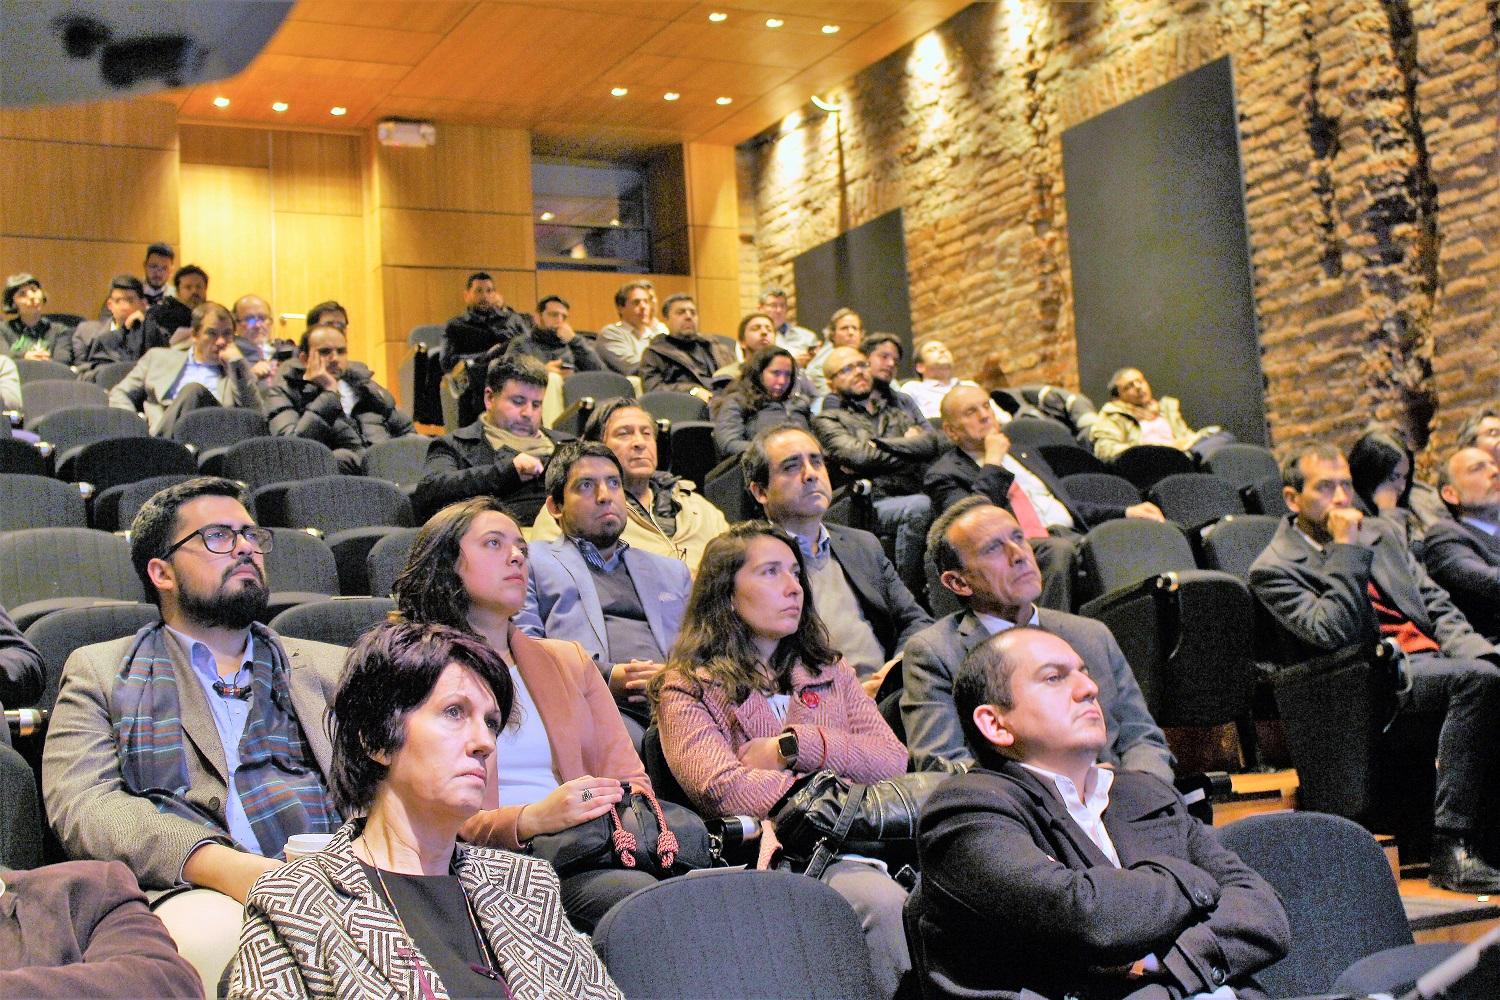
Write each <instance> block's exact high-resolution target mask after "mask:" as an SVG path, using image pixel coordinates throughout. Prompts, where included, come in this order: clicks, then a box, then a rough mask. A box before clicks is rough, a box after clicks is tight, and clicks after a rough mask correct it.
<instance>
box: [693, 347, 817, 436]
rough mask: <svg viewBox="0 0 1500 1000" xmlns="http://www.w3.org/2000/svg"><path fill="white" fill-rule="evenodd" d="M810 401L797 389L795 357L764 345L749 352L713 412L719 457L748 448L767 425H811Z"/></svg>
mask: <svg viewBox="0 0 1500 1000" xmlns="http://www.w3.org/2000/svg"><path fill="white" fill-rule="evenodd" d="M811 409H812V400H811V399H809V398H808V397H807V396H806V395H804V394H803V393H802V392H800V391H799V390H798V388H797V360H796V359H795V358H793V357H792V352H791V351H788V350H787V349H786V348H784V347H767V348H765V349H763V350H760V351H757V352H756V353H755V354H752V355H751V356H750V357H749V359H747V360H746V361H745V365H744V367H743V368H742V369H741V370H740V377H739V378H737V379H735V380H734V381H733V382H731V383H730V384H729V388H728V389H726V390H725V392H724V394H723V395H722V396H721V397H720V398H719V409H718V412H717V413H716V414H715V415H714V443H715V444H717V445H718V446H719V455H720V457H721V458H731V457H733V456H736V455H738V454H740V452H742V451H744V450H745V449H746V448H748V447H750V442H751V441H753V440H755V435H757V434H759V433H760V432H761V431H763V430H765V429H766V428H767V427H777V426H780V425H781V424H796V425H797V426H798V427H801V428H802V429H803V430H808V429H809V428H810V427H811V424H810V422H809V421H810V417H811Z"/></svg>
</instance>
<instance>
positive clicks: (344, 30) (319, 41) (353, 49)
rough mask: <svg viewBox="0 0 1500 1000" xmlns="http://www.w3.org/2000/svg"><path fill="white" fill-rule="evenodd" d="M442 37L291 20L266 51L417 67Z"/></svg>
mask: <svg viewBox="0 0 1500 1000" xmlns="http://www.w3.org/2000/svg"><path fill="white" fill-rule="evenodd" d="M442 39H443V36H442V35H440V34H438V33H437V32H433V31H402V30H397V29H394V28H368V27H365V26H363V25H340V26H339V27H338V28H337V29H334V28H332V27H331V26H330V25H327V24H320V23H318V22H316V21H292V20H288V21H285V22H283V23H282V26H281V29H280V30H279V31H277V32H276V37H275V38H272V39H271V43H270V44H269V45H267V46H266V48H265V51H266V52H269V53H274V54H276V55H285V56H311V57H321V58H326V59H341V60H349V61H351V62H375V63H392V64H394V65H397V66H415V65H416V64H417V63H419V62H421V61H422V58H423V57H424V56H425V55H427V53H429V52H431V51H432V48H433V46H435V45H436V44H437V43H438V42H440V41H442Z"/></svg>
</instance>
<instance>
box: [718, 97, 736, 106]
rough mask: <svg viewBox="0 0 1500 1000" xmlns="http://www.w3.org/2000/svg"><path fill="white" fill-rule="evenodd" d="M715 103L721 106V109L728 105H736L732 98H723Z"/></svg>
mask: <svg viewBox="0 0 1500 1000" xmlns="http://www.w3.org/2000/svg"><path fill="white" fill-rule="evenodd" d="M714 103H715V104H717V105H719V107H723V106H724V105H726V104H733V103H734V98H732V97H721V98H719V99H718V100H717V101H714Z"/></svg>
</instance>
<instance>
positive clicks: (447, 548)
mask: <svg viewBox="0 0 1500 1000" xmlns="http://www.w3.org/2000/svg"><path fill="white" fill-rule="evenodd" d="M486 511H494V512H495V513H497V514H504V515H505V516H506V517H508V518H510V519H511V520H512V521H516V516H515V515H514V514H512V513H511V512H510V511H509V510H507V509H506V507H505V505H504V504H502V503H501V502H500V501H499V500H496V499H495V498H494V497H492V496H478V497H471V498H470V499H468V500H460V501H459V502H458V503H450V504H449V505H448V506H446V507H444V508H443V509H442V510H440V511H438V512H437V513H436V514H434V515H432V516H431V517H429V518H428V519H427V523H426V524H424V525H422V530H421V531H418V532H417V537H416V540H415V541H414V542H412V546H411V553H410V554H409V555H408V556H407V557H406V566H405V568H403V569H402V570H401V575H400V576H398V577H396V583H395V585H394V586H393V587H392V588H391V589H392V594H391V596H392V597H394V598H395V599H396V610H397V611H399V612H400V613H401V617H403V618H405V619H407V620H409V621H414V622H434V623H436V624H438V625H450V626H452V627H453V628H456V629H460V630H462V631H464V632H471V631H473V630H472V629H470V627H469V593H468V591H467V590H465V589H464V582H463V581H462V580H460V579H459V577H458V557H459V543H461V542H462V541H463V539H464V535H466V534H468V531H469V527H470V525H472V524H473V523H474V520H475V519H476V518H477V517H479V515H480V514H483V513H485V512H486ZM516 523H517V524H518V525H519V524H520V522H519V521H516Z"/></svg>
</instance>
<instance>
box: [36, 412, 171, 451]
mask: <svg viewBox="0 0 1500 1000" xmlns="http://www.w3.org/2000/svg"><path fill="white" fill-rule="evenodd" d="M30 430H32V431H34V432H35V433H36V435H37V436H38V437H40V438H41V439H42V440H43V441H46V442H48V443H49V444H51V445H53V446H54V447H55V448H56V449H57V458H58V460H59V461H61V460H62V458H63V457H64V456H65V455H66V454H67V453H68V452H69V451H71V450H72V449H74V448H78V447H81V446H83V445H86V444H92V443H93V442H95V441H103V440H105V439H106V438H131V437H147V436H148V431H147V428H146V421H144V420H142V419H141V418H140V416H139V415H138V414H136V413H133V412H131V411H130V410H121V409H117V408H116V407H113V406H70V407H68V408H66V409H62V410H54V411H52V412H51V413H49V414H47V415H46V416H45V417H43V418H42V419H41V420H38V421H37V422H36V423H34V424H32V425H31V426H30Z"/></svg>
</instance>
